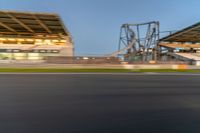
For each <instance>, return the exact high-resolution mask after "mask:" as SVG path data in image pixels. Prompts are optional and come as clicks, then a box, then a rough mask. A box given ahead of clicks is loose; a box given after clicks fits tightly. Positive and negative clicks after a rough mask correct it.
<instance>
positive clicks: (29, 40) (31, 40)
mask: <svg viewBox="0 0 200 133" xmlns="http://www.w3.org/2000/svg"><path fill="white" fill-rule="evenodd" d="M26 41H28V42H33V41H34V40H33V39H26Z"/></svg>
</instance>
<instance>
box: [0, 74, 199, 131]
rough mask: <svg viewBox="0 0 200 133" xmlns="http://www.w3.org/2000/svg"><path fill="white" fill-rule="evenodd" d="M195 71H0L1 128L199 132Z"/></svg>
mask: <svg viewBox="0 0 200 133" xmlns="http://www.w3.org/2000/svg"><path fill="white" fill-rule="evenodd" d="M199 82H200V77H199V76H192V75H188V76H181V75H175V76H173V75H168V76H164V75H156V76H155V75H137V76H134V75H103V74H102V75H95V74H93V75H92V74H91V75H87V74H85V75H73V74H72V75H58V74H57V75H42V74H40V75H29V74H26V75H0V85H1V87H0V132H1V133H57V132H58V133H83V132H86V133H130V132H131V133H146V132H152V133H153V132H162V133H174V132H176V133H189V132H191V133H199V132H200V128H199V125H200V113H199V112H200V84H199Z"/></svg>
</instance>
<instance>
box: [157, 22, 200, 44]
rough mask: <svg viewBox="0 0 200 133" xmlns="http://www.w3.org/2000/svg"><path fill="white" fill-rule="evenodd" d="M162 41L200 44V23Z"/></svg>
mask: <svg viewBox="0 0 200 133" xmlns="http://www.w3.org/2000/svg"><path fill="white" fill-rule="evenodd" d="M160 41H166V42H192V43H199V42H200V22H199V23H196V24H194V25H192V26H189V27H187V28H184V29H182V30H180V31H178V32H175V33H173V34H171V35H169V36H166V37H164V38H161V39H160Z"/></svg>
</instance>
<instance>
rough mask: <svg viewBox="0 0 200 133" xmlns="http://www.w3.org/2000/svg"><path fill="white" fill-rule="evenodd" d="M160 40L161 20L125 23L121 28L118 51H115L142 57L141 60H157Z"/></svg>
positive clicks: (127, 56)
mask: <svg viewBox="0 0 200 133" xmlns="http://www.w3.org/2000/svg"><path fill="white" fill-rule="evenodd" d="M158 40H159V22H156V21H153V22H148V23H142V24H123V25H122V26H121V30H120V39H119V48H118V52H115V53H113V55H114V54H117V55H118V56H120V55H123V56H125V57H126V58H129V61H130V60H131V59H130V57H133V58H134V57H136V56H138V57H140V58H141V61H149V60H153V59H154V60H156V51H157V43H158Z"/></svg>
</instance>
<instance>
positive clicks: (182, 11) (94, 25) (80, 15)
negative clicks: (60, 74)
mask: <svg viewBox="0 0 200 133" xmlns="http://www.w3.org/2000/svg"><path fill="white" fill-rule="evenodd" d="M199 6H200V1H199V0H0V7H1V10H17V11H33V12H53V13H58V14H59V15H60V16H61V17H62V19H63V21H64V23H65V25H66V26H67V28H68V29H69V31H70V32H71V34H72V37H73V40H74V43H75V54H76V55H103V54H109V53H112V52H113V51H116V50H117V46H118V40H119V30H120V26H121V25H122V24H123V23H141V22H148V21H154V20H155V21H160V25H161V31H166V30H167V31H168V30H178V29H181V28H184V27H186V26H189V25H192V24H194V23H196V22H198V21H200V8H199Z"/></svg>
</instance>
